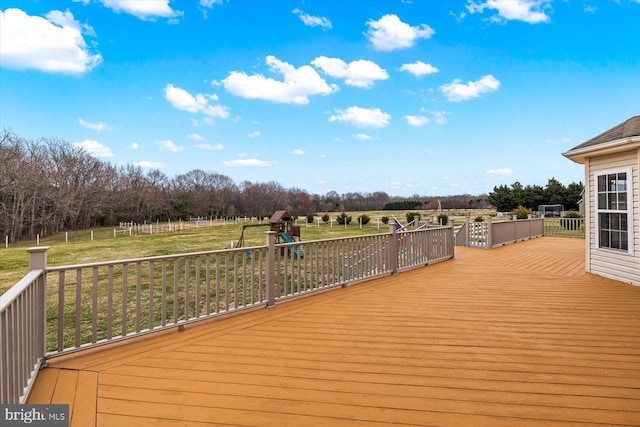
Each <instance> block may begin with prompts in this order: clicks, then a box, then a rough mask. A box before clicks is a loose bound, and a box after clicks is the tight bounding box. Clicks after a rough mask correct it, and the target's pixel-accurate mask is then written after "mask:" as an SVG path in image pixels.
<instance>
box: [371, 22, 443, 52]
mask: <svg viewBox="0 0 640 427" xmlns="http://www.w3.org/2000/svg"><path fill="white" fill-rule="evenodd" d="M367 25H368V26H369V30H368V31H367V35H368V36H369V41H370V42H371V43H372V44H373V46H374V48H376V49H377V50H384V51H389V50H395V49H403V48H408V47H411V46H413V44H414V43H415V41H416V40H417V39H429V38H431V36H433V35H434V34H435V33H436V32H435V31H434V30H433V28H431V27H430V26H428V25H426V24H420V25H419V26H416V27H412V26H411V25H409V24H406V23H404V22H402V21H401V20H400V18H398V16H396V15H385V16H383V17H382V18H380V19H379V20H377V21H369V22H367Z"/></svg>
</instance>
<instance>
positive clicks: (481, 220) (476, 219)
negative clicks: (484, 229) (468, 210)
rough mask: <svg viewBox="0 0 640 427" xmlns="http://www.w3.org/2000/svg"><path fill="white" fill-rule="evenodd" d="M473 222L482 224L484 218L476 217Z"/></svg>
mask: <svg viewBox="0 0 640 427" xmlns="http://www.w3.org/2000/svg"><path fill="white" fill-rule="evenodd" d="M473 222H484V217H483V216H482V215H478V216H477V217H475V218H474V219H473Z"/></svg>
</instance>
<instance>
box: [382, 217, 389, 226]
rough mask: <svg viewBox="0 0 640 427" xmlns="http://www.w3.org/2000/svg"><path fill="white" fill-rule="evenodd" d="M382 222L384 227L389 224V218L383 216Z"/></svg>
mask: <svg viewBox="0 0 640 427" xmlns="http://www.w3.org/2000/svg"><path fill="white" fill-rule="evenodd" d="M380 221H382V223H383V224H384V225H387V224H389V217H388V216H383V217H382V218H380Z"/></svg>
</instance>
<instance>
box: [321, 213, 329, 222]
mask: <svg viewBox="0 0 640 427" xmlns="http://www.w3.org/2000/svg"><path fill="white" fill-rule="evenodd" d="M330 219H331V217H329V214H324V215H322V222H324V223H325V224H326V223H328V222H329V220H330Z"/></svg>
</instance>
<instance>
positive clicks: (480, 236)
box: [455, 217, 584, 248]
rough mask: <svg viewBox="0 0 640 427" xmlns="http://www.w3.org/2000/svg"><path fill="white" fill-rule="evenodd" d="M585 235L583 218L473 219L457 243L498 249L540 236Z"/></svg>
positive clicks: (464, 228)
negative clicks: (498, 220)
mask: <svg viewBox="0 0 640 427" xmlns="http://www.w3.org/2000/svg"><path fill="white" fill-rule="evenodd" d="M543 235H544V236H560V237H579V238H584V218H535V219H534V218H529V219H514V220H512V221H501V222H493V221H492V220H491V217H489V218H488V219H487V221H484V222H470V221H469V219H468V218H467V221H465V223H464V224H462V226H461V227H460V228H459V229H458V231H457V232H456V236H455V240H456V245H457V246H473V247H480V248H495V247H498V246H502V245H504V244H506V243H514V242H517V241H520V240H527V239H531V238H534V237H540V236H543Z"/></svg>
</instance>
